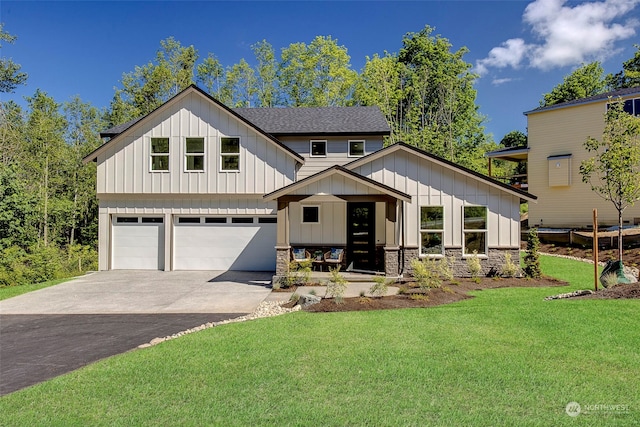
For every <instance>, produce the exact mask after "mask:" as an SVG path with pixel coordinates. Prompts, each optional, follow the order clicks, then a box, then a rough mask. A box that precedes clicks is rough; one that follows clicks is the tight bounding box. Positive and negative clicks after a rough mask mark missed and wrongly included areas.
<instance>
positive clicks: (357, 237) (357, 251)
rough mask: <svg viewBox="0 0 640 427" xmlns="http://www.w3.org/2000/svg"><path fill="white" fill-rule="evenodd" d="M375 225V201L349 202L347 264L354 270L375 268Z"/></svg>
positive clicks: (371, 269)
mask: <svg viewBox="0 0 640 427" xmlns="http://www.w3.org/2000/svg"><path fill="white" fill-rule="evenodd" d="M375 225H376V204H375V203H373V202H350V203H347V265H352V266H353V269H354V270H370V271H373V270H375V265H376V241H375V234H376V233H375V230H376V227H375Z"/></svg>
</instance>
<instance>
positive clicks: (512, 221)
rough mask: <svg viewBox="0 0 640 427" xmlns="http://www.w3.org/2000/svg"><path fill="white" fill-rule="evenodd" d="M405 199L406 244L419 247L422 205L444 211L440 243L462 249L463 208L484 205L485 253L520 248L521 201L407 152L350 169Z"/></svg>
mask: <svg viewBox="0 0 640 427" xmlns="http://www.w3.org/2000/svg"><path fill="white" fill-rule="evenodd" d="M353 170H354V172H357V173H359V174H361V175H363V176H366V177H368V178H371V179H373V180H376V181H378V182H380V183H382V184H385V185H388V186H390V187H393V188H395V189H397V190H399V191H402V192H404V193H407V194H409V195H410V196H411V197H412V201H411V202H407V203H405V205H404V230H405V233H404V234H405V245H406V246H409V247H411V246H413V247H418V246H419V244H420V241H419V238H420V237H419V222H420V207H421V206H443V207H444V244H445V247H447V248H460V247H462V207H463V206H465V205H481V206H487V211H488V212H487V215H488V218H487V222H488V224H487V230H488V232H487V240H488V245H489V247H490V248H519V247H520V233H519V232H520V224H519V221H520V198H519V197H518V196H516V195H513V194H510V193H508V192H506V191H503V190H500V189H499V188H496V187H493V186H491V185H489V184H487V183H484V182H482V181H481V180H479V179H476V178H473V177H469V176H467V175H464V174H462V173H460V172H457V171H455V170H454V169H451V168H449V167H445V166H441V165H438V164H437V163H434V162H432V161H430V160H428V159H426V158H423V157H420V156H415V155H412V154H410V153H408V152H406V151H401V150H399V151H395V152H393V153H390V154H388V155H386V156H384V157H381V158H378V159H375V160H372V161H371V162H369V163H366V164H364V165H362V166H359V167H357V168H354V169H353Z"/></svg>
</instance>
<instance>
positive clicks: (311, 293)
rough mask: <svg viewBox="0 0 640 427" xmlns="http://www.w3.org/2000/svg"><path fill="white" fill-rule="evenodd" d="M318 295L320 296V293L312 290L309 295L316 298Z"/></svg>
mask: <svg viewBox="0 0 640 427" xmlns="http://www.w3.org/2000/svg"><path fill="white" fill-rule="evenodd" d="M317 294H318V293H317V292H316V290H315V289H311V290H310V291H309V295H313V296H316V295H317Z"/></svg>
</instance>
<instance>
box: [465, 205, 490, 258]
mask: <svg viewBox="0 0 640 427" xmlns="http://www.w3.org/2000/svg"><path fill="white" fill-rule="evenodd" d="M462 212H463V213H462V218H463V223H462V234H463V237H464V239H463V243H464V252H463V254H464V255H472V254H473V252H474V251H476V253H477V254H478V255H487V207H486V206H463V207H462Z"/></svg>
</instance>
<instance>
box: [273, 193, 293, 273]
mask: <svg viewBox="0 0 640 427" xmlns="http://www.w3.org/2000/svg"><path fill="white" fill-rule="evenodd" d="M290 251H291V244H290V243H289V202H281V201H279V200H278V224H277V232H276V276H284V275H285V274H287V272H288V271H289V258H290V256H289V253H290Z"/></svg>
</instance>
